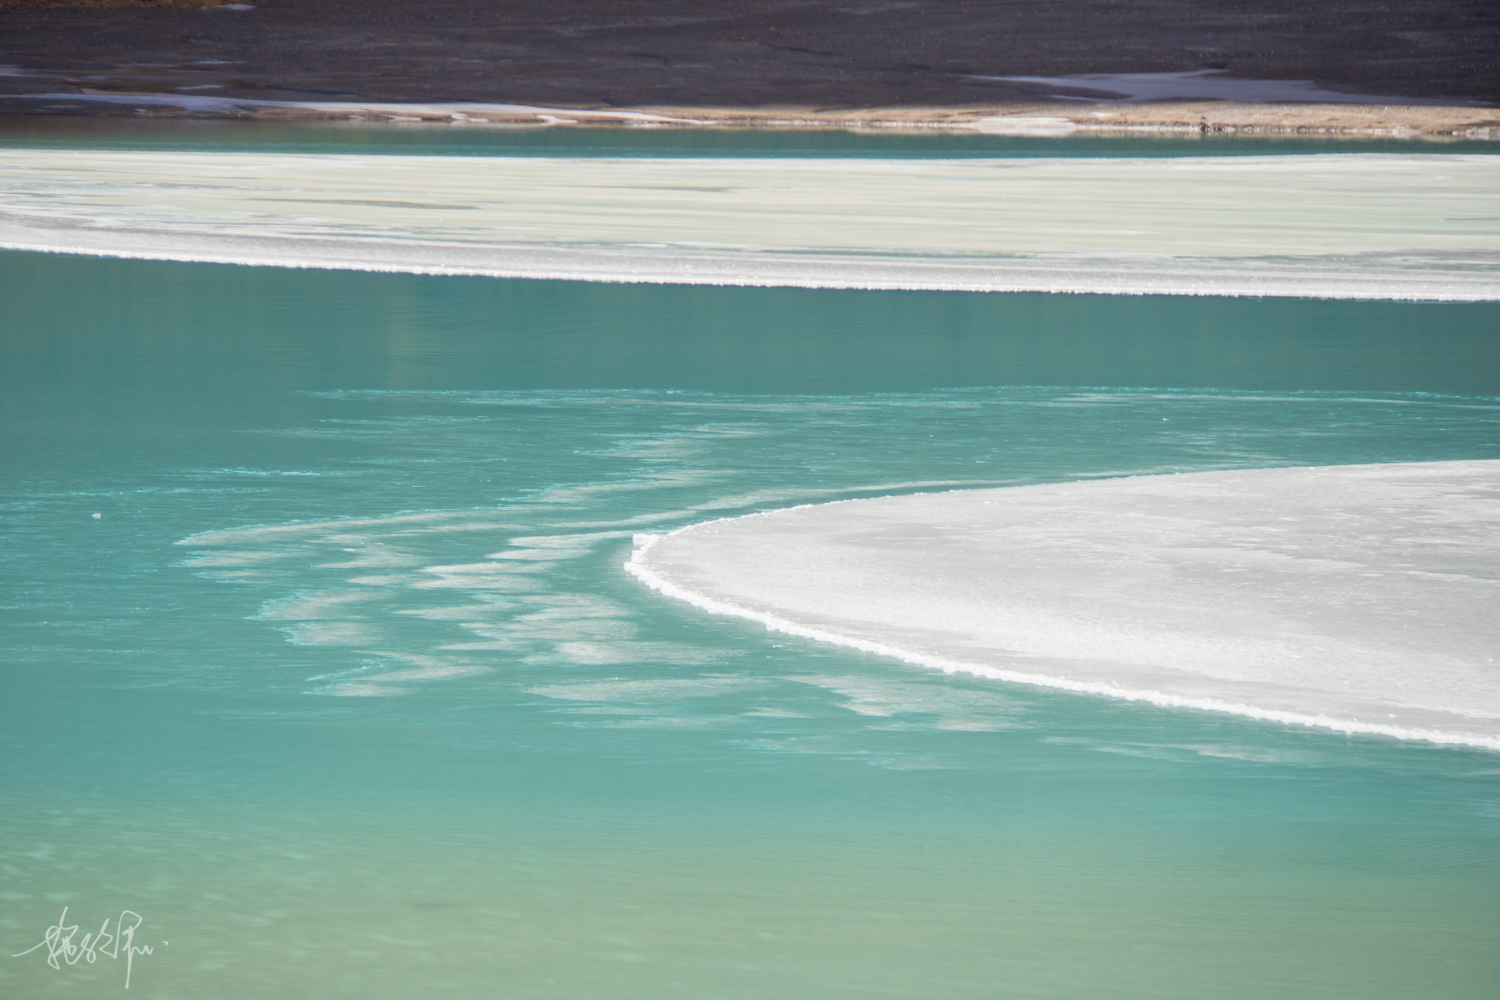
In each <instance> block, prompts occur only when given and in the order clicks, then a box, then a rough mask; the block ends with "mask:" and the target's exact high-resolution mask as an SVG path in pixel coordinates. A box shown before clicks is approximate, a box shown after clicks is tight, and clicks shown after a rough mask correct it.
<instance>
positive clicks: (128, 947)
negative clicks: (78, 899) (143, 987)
mask: <svg viewBox="0 0 1500 1000" xmlns="http://www.w3.org/2000/svg"><path fill="white" fill-rule="evenodd" d="M109 921H110V918H109V917H105V918H104V923H102V924H100V925H99V932H98V933H97V934H85V935H84V936H83V937H82V938H79V939H78V940H76V941H75V940H74V936H75V935H76V934H77V933H78V925H77V924H69V923H68V908H67V907H66V906H64V907H63V911H62V916H60V917H58V918H57V923H55V924H53V925H52V926H51V927H48V928H47V935H46V937H44V938H42V940H41V941H39V942H37V943H36V944H34V945H32V946H31V947H30V948H27V949H26V950H25V951H22V952H17V953H16V954H14V955H12V956H11V958H20V957H21V956H22V955H30V954H31V953H32V952H34V951H36V950H37V949H38V948H46V949H47V952H46V954H47V964H48V965H50V966H52V967H53V968H54V969H61V968H62V966H61V965H60V964H59V963H58V960H59V959H61V960H62V961H63V962H66V963H68V964H69V965H77V964H78V960H79V959H82V958H86V959H88V960H89V964H90V965H92V964H93V963H94V960H95V959H97V958H98V957H99V956H100V955H104V956H106V957H108V958H113V959H118V958H119V957H120V956H121V955H122V954H123V955H124V956H125V988H126V989H127V990H128V989H130V971H131V968H132V967H133V966H134V965H135V956H137V955H149V954H151V950H152V949H151V946H150V945H149V944H142V945H137V944H136V943H135V932H136V930H137V929H138V928H139V927H140V926H141V924H142V922H143V918H142V917H141V915H140V914H139V913H136V912H135V911H133V910H122V911H121V912H120V917H119V919H118V920H116V921H115V932H114V933H113V934H111V933H110V932H109ZM166 943H167V942H165V941H163V942H162V944H163V945H165V944H166Z"/></svg>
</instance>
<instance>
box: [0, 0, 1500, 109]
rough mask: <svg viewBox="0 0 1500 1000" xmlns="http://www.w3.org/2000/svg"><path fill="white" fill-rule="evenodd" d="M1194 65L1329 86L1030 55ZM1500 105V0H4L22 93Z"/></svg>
mask: <svg viewBox="0 0 1500 1000" xmlns="http://www.w3.org/2000/svg"><path fill="white" fill-rule="evenodd" d="M1193 72H1199V73H1204V72H1207V73H1213V74H1215V75H1216V76H1219V77H1222V78H1224V79H1229V80H1240V81H1257V80H1285V81H1309V82H1310V83H1309V85H1310V86H1315V87H1317V88H1319V90H1320V92H1321V93H1320V95H1319V103H1303V102H1296V103H1281V102H1280V101H1273V102H1267V101H1259V102H1256V101H1253V100H1252V101H1248V102H1243V103H1242V102H1239V101H1237V100H1191V99H1187V100H1184V99H1175V100H1141V101H1121V100H1118V99H1114V100H1111V99H1108V98H1107V96H1101V95H1100V94H1099V93H1097V92H1095V91H1093V90H1091V89H1088V88H1084V89H1079V88H1077V87H1074V88H1071V89H1070V88H1068V87H1058V86H1047V85H1041V84H1038V83H1035V82H1030V83H1028V82H1026V81H1024V80H1017V79H1015V78H1017V77H1059V76H1072V75H1078V74H1095V73H1109V74H1114V73H1132V74H1133V73H1193ZM1102 89H1105V90H1107V89H1108V88H1107V87H1106V88H1102ZM1328 91H1336V92H1338V93H1339V94H1344V95H1348V98H1347V99H1348V100H1349V101H1351V102H1355V101H1368V100H1370V99H1371V95H1375V96H1376V97H1377V98H1379V99H1381V103H1375V104H1371V103H1344V102H1343V99H1342V98H1338V99H1337V100H1335V99H1334V98H1329V97H1327V96H1326V94H1327V92H1328ZM130 95H141V99H139V100H133V99H132V97H131V96H130ZM1181 96H1182V97H1187V98H1191V97H1195V96H1199V95H1193V94H1184V95H1181ZM176 97H181V98H182V99H183V100H182V101H181V103H178V104H173V103H172V99H173V98H176ZM99 98H105V99H104V100H100V99H99ZM192 98H214V99H216V100H215V101H203V100H192ZM1408 102H1409V103H1408ZM497 104H503V105H525V106H532V107H540V108H544V109H550V110H549V111H547V112H545V113H543V114H541V115H538V114H537V113H533V112H525V111H514V110H502V109H492V108H483V107H479V106H476V105H497ZM391 105H403V106H404V107H390V106H391ZM413 105H421V107H415V106H413ZM453 105H462V107H461V108H459V109H458V110H456V111H455V109H454V108H453ZM1496 105H1500V8H1496V7H1495V6H1494V4H1493V3H1492V2H1490V0H1428V2H1423V3H1410V2H1404V0H1401V2H1398V0H1389V2H1383V0H1298V2H1291V0H1267V2H1264V3H1257V4H1206V3H1203V2H1201V0H1071V2H1068V3H1058V2H1056V0H984V2H980V0H762V2H757V3H755V4H729V3H725V2H722V0H572V2H568V3H561V2H550V3H542V2H540V0H509V2H505V3H499V2H481V0H257V2H254V3H243V4H228V5H225V4H218V3H210V2H208V0H0V114H10V115H26V116H36V115H43V116H48V115H51V116H60V115H85V116H93V115H121V114H124V115H130V116H142V115H149V116H153V117H156V116H174V115H188V116H208V117H254V118H272V119H307V118H324V119H327V118H343V119H363V120H382V119H385V120H389V119H392V118H394V119H404V120H426V121H444V122H449V121H455V120H460V119H461V120H466V121H471V122H480V121H495V122H540V121H548V122H558V121H562V122H567V121H576V122H579V123H585V124H587V123H593V122H598V121H619V120H620V118H619V117H618V116H619V114H620V113H621V112H635V113H638V114H645V115H654V116H661V117H664V118H669V119H675V120H676V121H675V122H659V123H658V124H663V125H665V124H676V125H678V126H681V127H690V126H697V127H705V126H708V127H712V126H719V127H748V128H764V127H774V128H795V127H802V128H892V127H903V128H962V129H979V130H981V131H993V132H1002V133H1004V132H1018V133H1023V134H1066V133H1068V132H1073V131H1085V132H1121V131H1124V132H1139V131H1151V132H1192V131H1197V132H1212V133H1223V134H1251V135H1271V134H1301V135H1332V136H1337V135H1347V136H1406V137H1422V138H1445V139H1452V138H1464V139H1496V138H1500V107H1496ZM648 123H650V119H646V118H638V119H635V120H634V124H638V125H639V124H648Z"/></svg>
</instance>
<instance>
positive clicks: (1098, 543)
mask: <svg viewBox="0 0 1500 1000" xmlns="http://www.w3.org/2000/svg"><path fill="white" fill-rule="evenodd" d="M1497 501H1500V462H1494V461H1488V462H1433V463H1408V464H1393V465H1360V466H1335V467H1324V468H1303V469H1271V470H1242V471H1233V472H1206V473H1197V474H1191V475H1177V476H1142V477H1134V478H1128V479H1107V480H1098V481H1093V482H1077V483H1067V484H1060V485H1048V486H1028V487H1021V488H1013V489H1000V490H971V491H960V492H951V493H937V494H921V495H916V496H903V497H888V498H883V499H876V500H855V501H844V502H841V503H834V504H826V505H813V506H803V507H797V508H793V509H790V510H783V511H776V512H772V513H767V514H755V515H750V516H748V517H740V518H732V519H727V520H720V521H712V522H708V523H706V524H699V525H694V526H691V527H687V528H681V529H678V530H677V531H674V532H672V533H671V534H668V535H666V536H651V535H647V536H642V538H641V539H640V541H639V544H638V547H637V549H636V552H635V554H634V556H633V558H632V561H631V563H630V564H629V566H628V568H629V569H630V570H631V571H632V572H634V573H635V574H636V575H637V576H639V577H641V578H642V579H643V580H645V581H646V582H647V583H649V584H651V585H652V586H655V587H657V588H658V589H660V590H663V591H664V592H665V593H667V594H669V595H671V596H674V597H679V598H682V599H685V600H688V601H690V602H692V603H694V604H697V605H699V606H700V607H704V608H707V609H708V610H711V611H714V612H717V613H721V614H733V615H739V616H742V617H746V618H753V619H756V620H759V621H763V622H765V623H766V624H767V625H768V626H769V627H771V628H773V629H776V630H779V631H786V632H791V633H793V634H798V635H803V636H808V637H811V638H818V639H825V640H829V641H833V642H838V643H842V644H845V645H850V646H855V647H857V648H860V649H865V650H867V651H871V652H880V653H886V654H888V655H892V656H897V657H900V658H901V659H905V660H908V661H912V662H916V663H921V664H924V665H926V666H932V667H937V668H940V669H943V670H947V671H964V672H968V673H975V674H979V675H982V676H988V677H995V678H998V679H1003V680H1011V681H1024V682H1028V683H1034V684H1042V685H1045V686H1049V687H1061V688H1066V689H1069V690H1075V691H1085V692H1092V693H1096V694H1106V695H1111V696H1115V697H1124V698H1129V699H1132V700H1145V701H1152V702H1155V703H1157V704H1163V705H1177V706H1186V707H1196V708H1207V709H1212V710H1220V711H1230V712H1236V713H1239V714H1243V715H1249V716H1253V717H1257V718H1265V719H1278V720H1281V721H1286V722H1300V723H1310V724H1315V725H1323V726H1329V727H1332V728H1335V729H1341V730H1344V731H1348V732H1356V731H1359V732H1381V733H1387V734H1390V735H1395V736H1404V737H1408V738H1420V739H1431V740H1436V741H1438V742H1460V743H1471V744H1474V745H1477V746H1487V747H1491V748H1495V749H1500V668H1497V667H1496V664H1495V660H1494V656H1495V652H1496V648H1497V639H1500V628H1497V619H1496V616H1495V608H1496V606H1497V604H1500V601H1497V597H1500V594H1497V588H1500V582H1497V581H1500V532H1497V531H1496V529H1497V527H1500V502H1497Z"/></svg>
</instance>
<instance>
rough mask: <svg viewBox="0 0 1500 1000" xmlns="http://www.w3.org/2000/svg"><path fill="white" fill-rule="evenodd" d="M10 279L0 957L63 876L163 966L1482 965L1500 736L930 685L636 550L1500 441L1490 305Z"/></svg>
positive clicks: (283, 980) (129, 270) (977, 979)
mask: <svg viewBox="0 0 1500 1000" xmlns="http://www.w3.org/2000/svg"><path fill="white" fill-rule="evenodd" d="M319 141H322V140H321V139H320V140H319ZM1017 148H1022V147H1020V146H1018V147H1017ZM1027 148H1030V147H1027ZM1325 148H1326V147H1325ZM987 155H996V154H994V152H993V151H991V152H990V153H989V154H987ZM0 294H3V300H4V302H5V309H4V315H3V318H0V338H3V351H4V355H3V356H4V358H5V359H6V361H5V364H4V365H3V366H0V432H3V437H0V448H3V453H0V465H3V468H4V469H5V476H4V481H3V484H0V490H3V494H0V504H3V506H0V511H3V515H4V516H3V521H0V524H3V530H4V532H5V537H4V543H3V546H0V560H3V563H4V571H3V573H4V577H3V578H4V581H5V584H4V587H5V591H4V598H3V601H4V603H3V608H4V611H3V613H4V618H5V620H6V623H7V628H6V633H7V639H6V644H5V650H6V655H5V665H6V666H5V682H6V685H5V696H4V697H3V698H0V745H3V747H4V753H3V755H0V774H3V777H0V954H3V955H4V956H10V955H12V954H14V953H17V952H21V951H23V950H24V949H27V948H30V947H31V946H32V945H34V944H36V943H38V942H40V941H41V940H42V938H43V935H44V934H45V933H46V931H47V928H48V927H49V926H50V925H53V924H56V923H58V917H59V913H60V912H61V910H62V907H63V906H67V907H68V908H69V911H68V918H67V920H68V922H69V923H79V924H81V925H82V926H83V930H81V931H80V932H79V933H80V934H82V933H86V932H88V931H91V930H93V929H96V928H98V926H99V925H100V923H101V922H102V921H104V920H105V919H106V918H113V917H115V916H117V915H118V914H119V913H120V911H122V910H130V911H133V912H134V913H136V914H138V915H139V916H140V918H141V924H140V927H139V928H138V930H137V931H136V942H137V944H148V945H151V946H153V948H154V951H153V952H152V953H151V954H139V955H137V956H136V957H135V958H134V960H133V965H132V969H131V976H132V978H131V983H130V989H131V992H130V994H128V995H129V996H138V995H139V996H146V997H171V998H176V997H184V998H186V997H194V998H196V997H208V996H224V997H266V998H292V997H311V996H329V997H360V998H386V997H428V996H450V997H464V998H467V997H507V998H509V997H516V998H532V997H537V998H541V997H558V998H606V997H635V996H639V997H652V998H656V997H662V998H675V997H683V998H687V997H693V998H702V997H722V998H740V997H745V998H749V997H765V996H786V997H796V998H803V997H805V998H819V1000H821V998H835V997H836V998H870V997H890V998H949V997H951V998H981V997H983V998H995V997H1026V998H1031V997H1037V998H1059V1000H1061V998H1069V1000H1073V998H1088V1000H1092V998H1132V1000H1134V998H1183V1000H1187V998H1194V1000H1199V998H1226V1000H1228V998H1235V1000H1238V998H1261V997H1277V998H1315V997H1316V998H1351V1000H1352V998H1361V1000H1365V998H1392V1000H1395V998H1403V1000H1406V998H1412V997H1424V998H1464V1000H1481V998H1491V997H1493V996H1495V995H1496V984H1497V983H1500V907H1497V905H1496V902H1495V901H1496V899H1497V898H1500V758H1497V757H1496V755H1495V754H1493V753H1487V752H1483V751H1478V750H1467V749H1463V748H1455V747H1440V746H1432V745H1426V744H1419V743H1403V742H1400V741H1396V740H1391V739H1385V738H1376V737H1347V736H1343V735H1339V734H1335V733H1331V732H1326V731H1320V730H1316V729H1305V728H1297V727H1284V726H1277V725H1270V724H1263V723H1257V722H1253V721H1250V720H1240V719H1236V718H1234V717H1231V716H1224V715H1210V714H1206V713H1195V712H1187V711H1173V710H1166V709H1159V708H1153V707H1150V706H1145V705H1139V704H1125V703H1116V702H1109V701H1104V700H1100V699H1094V698H1088V697H1081V696H1073V695H1067V694H1063V693H1058V692H1049V691H1043V690H1039V689H1031V688H1025V687H1016V686H1010V685H1005V684H1001V683H996V682H991V681H984V680H980V679H977V678H964V677H955V676H946V675H938V674H931V673H926V672H922V671H919V670H916V669H914V668H911V667H908V666H904V665H902V664H899V663H894V662H888V661H885V660H881V659H879V658H875V657H870V656H865V655H862V654H858V653H855V652H852V651H849V650H845V649H840V648H835V647H827V646H820V645H817V644H813V643H808V642H801V641H798V640H795V639H789V638H787V637H785V636H779V635H774V634H770V633H767V632H765V631H764V630H762V629H759V628H757V627H755V626H753V625H750V624H748V623H744V622H738V621H732V620H724V619H718V618H711V617H708V616H705V615H702V614H700V613H699V612H697V611H695V610H694V609H692V608H690V607H687V606H684V605H680V604H677V603H674V602H670V601H667V600H665V599H663V598H661V597H660V596H659V595H657V594H655V593H652V592H650V591H648V590H646V589H645V588H644V587H642V586H640V585H639V584H638V583H636V582H635V581H634V580H632V579H631V578H629V577H627V576H626V575H625V574H624V573H623V572H622V571H621V569H620V564H621V563H622V562H623V560H624V559H625V558H626V557H627V555H628V553H629V550H630V536H631V534H632V533H634V532H640V531H656V530H667V529H670V528H674V527H678V526H681V525H684V524H690V523H693V522H695V521H701V520H705V519H708V518H712V517H723V516H730V515H735V514H741V513H748V512H751V511H756V510H768V509H774V508H779V507H786V506H790V505H793V504H799V503H810V502H818V501H823V500H838V499H847V498H853V497H861V496H878V495H887V494H892V493H903V492H913V491H918V490H924V489H948V488H954V487H959V486H965V485H971V486H997V485H1007V484H1024V483H1038V482H1054V481H1063V480H1069V479H1076V478H1081V477H1101V476H1116V475H1127V474H1138V473H1155V472H1174V471H1199V470H1209V469H1230V468H1258V467H1268V466H1288V465H1318V464H1342V463H1366V462H1401V461H1421V460H1446V459H1476V458H1500V338H1497V331H1500V305H1494V304H1482V305H1472V304H1403V303H1378V302H1319V301H1299V300H1272V299H1225V298H1197V299H1181V298H1166V297H1141V298H1115V297H1107V296H1045V295H977V294H959V293H923V292H837V291H807V290H795V289H735V288H689V287H666V286H613V285H594V284H583V283H565V282H542V281H505V280H494V279H483V278H439V277H420V276H407V275H374V274H358V273H337V272H322V271H287V270H275V269H262V268H244V267H232V266H221V265H207V264H175V263H162V262H137V261H118V260H105V259H93V258H81V257H65V256H47V255H39V254H22V253H0ZM95 515H98V516H97V517H96V516H95ZM491 557H493V558H491ZM162 942H168V943H166V944H163V943H162ZM124 966H125V959H124V957H123V954H122V956H121V957H120V958H118V959H114V958H109V957H100V958H98V960H97V961H95V962H93V963H89V962H88V961H87V960H86V959H85V960H82V961H79V962H78V964H77V965H74V966H72V967H69V966H67V965H63V968H61V969H58V970H54V969H52V968H49V967H48V966H47V964H46V960H45V954H44V952H43V951H33V952H31V953H30V954H27V955H24V956H22V957H20V958H10V957H3V958H0V991H3V992H4V993H5V995H7V996H16V997H28V998H29V997H39V998H42V997H69V998H73V997H96V996H113V995H117V994H118V992H119V991H120V990H121V989H122V988H123V984H124V979H125V968H124Z"/></svg>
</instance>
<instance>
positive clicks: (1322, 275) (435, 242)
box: [0, 150, 1500, 300]
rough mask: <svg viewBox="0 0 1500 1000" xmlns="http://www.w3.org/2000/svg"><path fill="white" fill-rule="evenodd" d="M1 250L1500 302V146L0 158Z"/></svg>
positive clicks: (610, 275) (869, 283) (786, 280)
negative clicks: (1084, 155) (1333, 151)
mask: <svg viewBox="0 0 1500 1000" xmlns="http://www.w3.org/2000/svg"><path fill="white" fill-rule="evenodd" d="M0 247H9V248H14V249H27V250H51V251H59V252H70V253H92V254H106V255H112V256H122V257H144V258H158V259H172V260H205V261H221V262H234V263H247V264H270V265H279V266H290V267H334V268H353V269H360V270H382V271H411V272H419V273H447V274H486V275H495V276H508V277H534V278H571V279H584V280H596V281H645V282H676V283H690V284H739V285H792V286H802V287H814V288H816V287H835V288H927V289H957V290H976V291H1048V292H1069V291H1071V292H1112V293H1128V294H1141V293H1167V294H1215V295H1300V296H1315V297H1330V298H1391V299H1452V300H1486V299H1500V157H1494V156H1481V155H1464V154H1452V155H1422V156H1402V155H1317V156H1266V157H1222V158H1182V159H1112V160H1105V159H1032V160H1016V159H1010V160H795V159H755V160H740V159H705V160H689V159H666V160H653V159H622V160H601V159H546V158H521V157H437V156H359V155H280V154H251V153H171V152H163V153H146V152H110V151H102V152H101V151H81V150H0Z"/></svg>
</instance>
